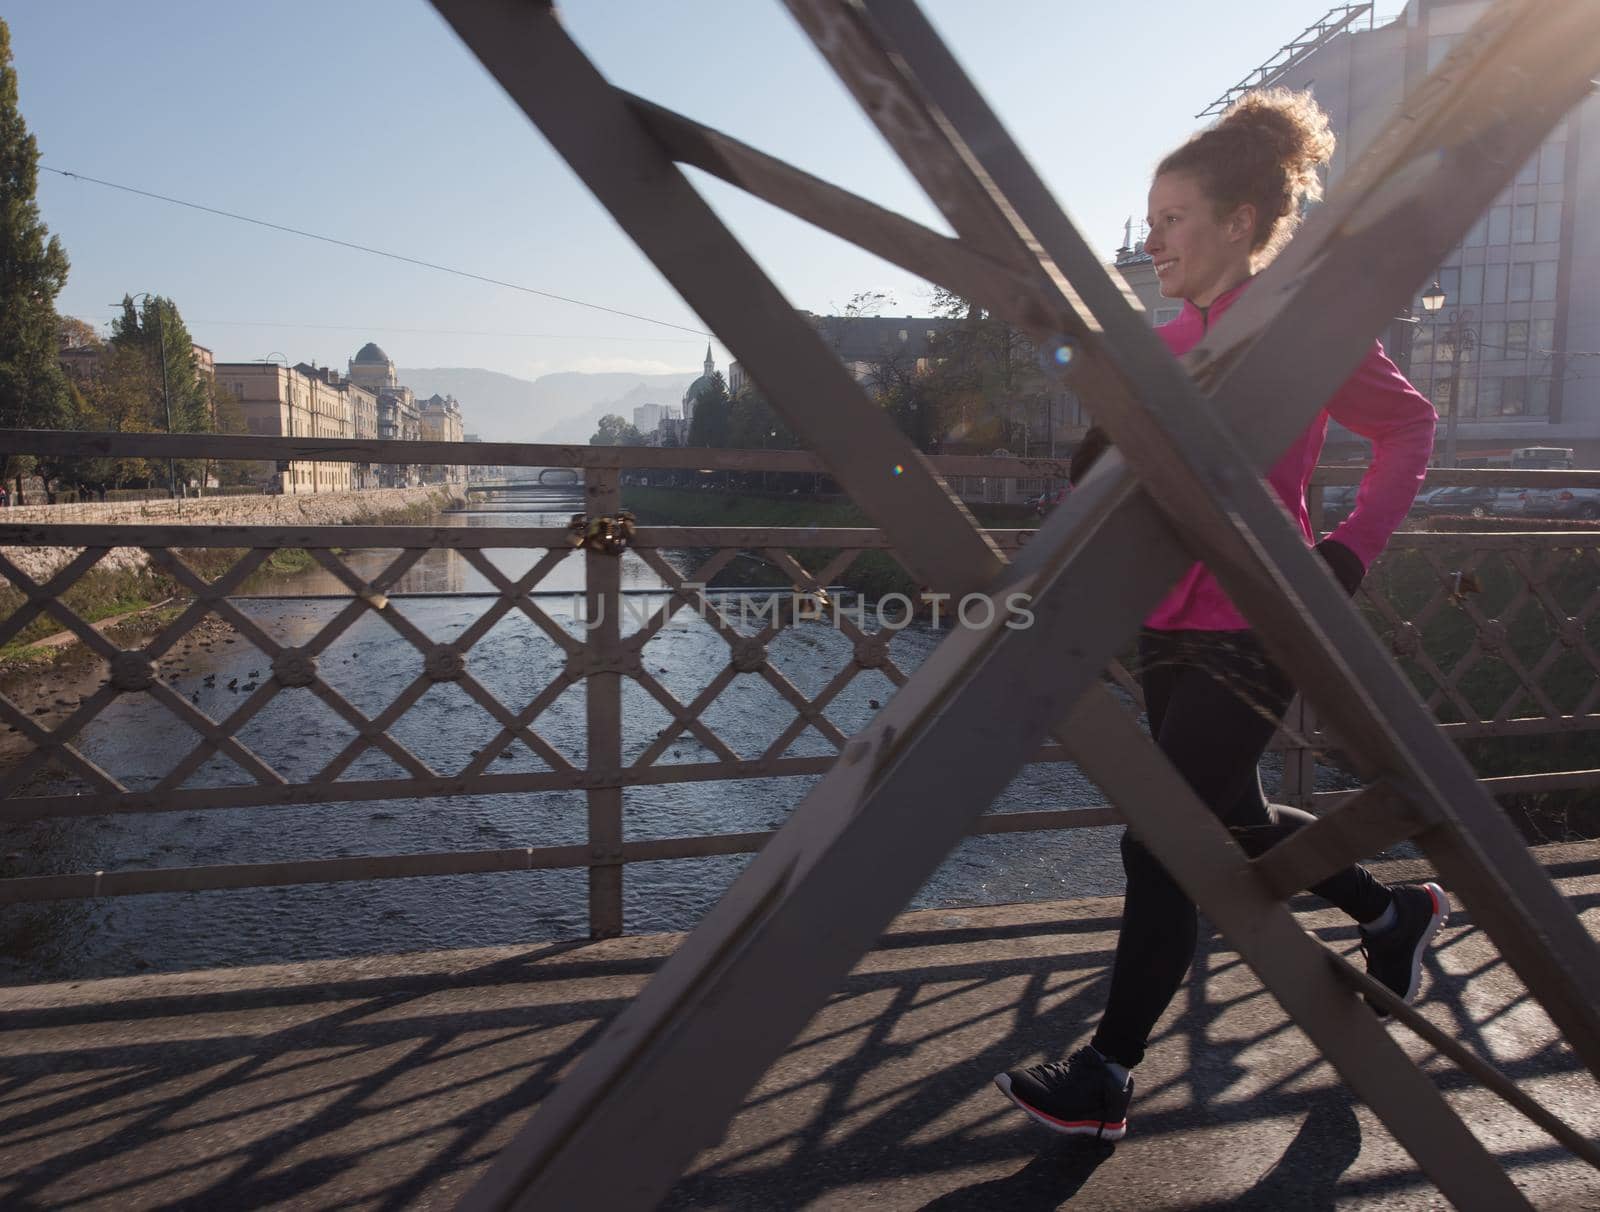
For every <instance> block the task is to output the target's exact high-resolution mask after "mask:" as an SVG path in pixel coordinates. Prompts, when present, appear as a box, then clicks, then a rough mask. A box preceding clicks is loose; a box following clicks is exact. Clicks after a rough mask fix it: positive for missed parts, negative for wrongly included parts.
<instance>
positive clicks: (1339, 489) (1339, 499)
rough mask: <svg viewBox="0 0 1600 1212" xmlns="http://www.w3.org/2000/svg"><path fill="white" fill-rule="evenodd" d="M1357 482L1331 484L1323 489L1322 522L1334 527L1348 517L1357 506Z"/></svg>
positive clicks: (1326, 525) (1324, 524)
mask: <svg viewBox="0 0 1600 1212" xmlns="http://www.w3.org/2000/svg"><path fill="white" fill-rule="evenodd" d="M1356 487H1357V486H1356V485H1355V484H1330V485H1329V486H1328V487H1326V488H1324V489H1323V490H1322V524H1323V526H1325V527H1328V528H1330V529H1331V528H1332V527H1334V526H1337V525H1338V524H1339V523H1340V522H1342V521H1344V520H1345V519H1346V518H1348V517H1349V516H1350V514H1351V512H1352V511H1353V510H1354V509H1355V507H1356Z"/></svg>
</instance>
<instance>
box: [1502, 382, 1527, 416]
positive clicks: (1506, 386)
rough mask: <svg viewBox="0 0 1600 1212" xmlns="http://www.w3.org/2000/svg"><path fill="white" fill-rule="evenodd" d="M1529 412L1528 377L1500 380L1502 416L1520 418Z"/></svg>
mask: <svg viewBox="0 0 1600 1212" xmlns="http://www.w3.org/2000/svg"><path fill="white" fill-rule="evenodd" d="M1527 411H1528V376H1527V375H1512V376H1510V377H1509V378H1505V379H1501V380H1500V415H1501V416H1503V417H1520V416H1522V415H1523V414H1524V413H1526V412H1527Z"/></svg>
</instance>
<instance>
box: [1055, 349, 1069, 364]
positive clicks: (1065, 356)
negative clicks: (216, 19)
mask: <svg viewBox="0 0 1600 1212" xmlns="http://www.w3.org/2000/svg"><path fill="white" fill-rule="evenodd" d="M1071 361H1072V346H1070V345H1057V346H1056V365H1057V366H1065V365H1066V364H1067V363H1069V362H1071Z"/></svg>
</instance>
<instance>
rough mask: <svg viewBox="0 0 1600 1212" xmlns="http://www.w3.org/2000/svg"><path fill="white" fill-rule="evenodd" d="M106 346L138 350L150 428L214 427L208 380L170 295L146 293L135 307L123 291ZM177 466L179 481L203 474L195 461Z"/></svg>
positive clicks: (191, 430)
mask: <svg viewBox="0 0 1600 1212" xmlns="http://www.w3.org/2000/svg"><path fill="white" fill-rule="evenodd" d="M111 344H112V345H113V346H114V347H116V348H119V349H124V350H128V351H132V352H134V353H137V355H138V356H139V357H141V358H142V359H143V360H144V361H145V363H146V364H147V365H148V366H149V367H150V376H149V382H150V384H151V390H150V392H149V394H148V396H147V397H146V411H147V414H148V418H149V428H150V430H151V431H159V432H171V433H211V432H212V431H213V430H214V429H215V424H214V420H213V413H214V410H213V408H212V398H211V382H210V380H209V378H208V377H207V376H205V375H202V374H201V373H200V366H199V363H198V361H197V360H196V358H195V353H194V338H193V337H191V336H190V335H189V328H188V325H186V324H185V323H184V322H183V316H182V315H181V314H180V313H179V311H178V308H177V305H176V304H175V303H173V301H172V300H171V299H167V298H163V297H162V296H160V295H146V296H145V298H144V301H143V304H142V305H140V306H135V304H134V301H133V298H132V296H130V295H123V296H122V315H121V316H119V317H117V318H116V319H115V320H113V321H112V322H111ZM169 401H170V410H171V413H170V417H169V415H168V409H169ZM177 469H178V474H179V476H180V477H181V478H182V479H184V480H189V479H192V478H196V477H204V476H205V475H206V474H207V471H206V468H205V466H204V463H203V462H202V461H201V460H198V459H180V460H178V462H177ZM204 482H205V480H204V479H203V478H202V479H201V483H202V484H203V483H204Z"/></svg>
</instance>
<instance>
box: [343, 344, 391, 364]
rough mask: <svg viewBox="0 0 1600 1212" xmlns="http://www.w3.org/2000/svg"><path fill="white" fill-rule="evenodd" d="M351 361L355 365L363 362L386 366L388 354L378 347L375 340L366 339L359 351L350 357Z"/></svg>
mask: <svg viewBox="0 0 1600 1212" xmlns="http://www.w3.org/2000/svg"><path fill="white" fill-rule="evenodd" d="M351 361H352V362H353V363H354V364H356V365H360V364H361V363H364V362H365V363H370V364H376V365H378V366H386V365H388V363H389V355H388V354H386V353H384V352H383V350H381V349H379V348H378V346H377V344H376V343H375V342H372V341H368V342H367V343H366V344H365V345H363V346H362V347H361V352H360V353H358V354H357V355H356V356H355V357H354V358H352V359H351Z"/></svg>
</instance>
